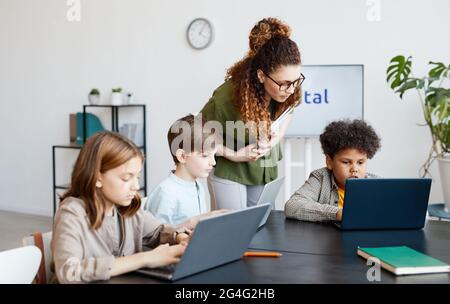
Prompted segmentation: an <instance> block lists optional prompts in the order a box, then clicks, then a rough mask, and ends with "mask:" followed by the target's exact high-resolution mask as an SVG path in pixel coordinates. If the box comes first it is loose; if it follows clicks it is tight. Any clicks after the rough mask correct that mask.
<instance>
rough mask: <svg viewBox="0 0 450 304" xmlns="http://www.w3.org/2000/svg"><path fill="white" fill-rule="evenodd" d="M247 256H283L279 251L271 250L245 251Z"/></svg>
mask: <svg viewBox="0 0 450 304" xmlns="http://www.w3.org/2000/svg"><path fill="white" fill-rule="evenodd" d="M244 256H245V257H268V258H277V257H280V256H282V254H281V253H279V252H271V251H246V252H244Z"/></svg>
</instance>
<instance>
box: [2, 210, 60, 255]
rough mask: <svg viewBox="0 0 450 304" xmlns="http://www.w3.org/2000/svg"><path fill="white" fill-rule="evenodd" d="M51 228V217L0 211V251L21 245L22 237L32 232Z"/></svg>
mask: <svg viewBox="0 0 450 304" xmlns="http://www.w3.org/2000/svg"><path fill="white" fill-rule="evenodd" d="M51 230H52V218H51V217H45V216H36V215H29V214H21V213H14V212H7V211H0V251H3V250H8V249H13V248H16V247H20V246H22V238H23V237H25V236H28V235H30V234H31V233H33V232H36V231H40V232H47V231H51Z"/></svg>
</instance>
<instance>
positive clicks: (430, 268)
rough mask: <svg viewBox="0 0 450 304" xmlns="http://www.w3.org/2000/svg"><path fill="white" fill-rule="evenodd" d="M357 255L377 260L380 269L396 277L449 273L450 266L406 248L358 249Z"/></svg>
mask: <svg viewBox="0 0 450 304" xmlns="http://www.w3.org/2000/svg"><path fill="white" fill-rule="evenodd" d="M357 253H358V255H359V256H361V257H363V258H365V259H369V258H374V257H375V258H377V259H378V260H380V264H381V267H383V268H384V269H386V270H388V271H390V272H392V273H393V274H396V275H408V274H425V273H442V272H450V265H448V264H446V263H444V262H442V261H439V260H437V259H435V258H432V257H430V256H428V255H426V254H423V253H420V252H418V251H416V250H414V249H411V248H409V247H406V246H399V247H379V248H360V247H358V252H357Z"/></svg>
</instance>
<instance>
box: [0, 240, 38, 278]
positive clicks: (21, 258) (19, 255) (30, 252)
mask: <svg viewBox="0 0 450 304" xmlns="http://www.w3.org/2000/svg"><path fill="white" fill-rule="evenodd" d="M41 257H42V255H41V251H40V250H39V248H38V247H36V246H25V247H20V248H16V249H11V250H7V251H3V252H0V269H1V271H0V284H30V283H32V282H33V279H34V278H35V276H36V273H37V271H38V269H39V265H40V263H41Z"/></svg>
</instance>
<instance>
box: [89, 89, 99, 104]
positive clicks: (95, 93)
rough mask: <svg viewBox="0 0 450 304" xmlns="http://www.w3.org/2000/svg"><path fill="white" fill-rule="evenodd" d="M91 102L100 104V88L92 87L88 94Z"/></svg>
mask: <svg viewBox="0 0 450 304" xmlns="http://www.w3.org/2000/svg"><path fill="white" fill-rule="evenodd" d="M88 99H89V104H91V105H98V104H100V91H99V90H98V89H95V88H94V89H92V90H91V91H90V92H89V95H88Z"/></svg>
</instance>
